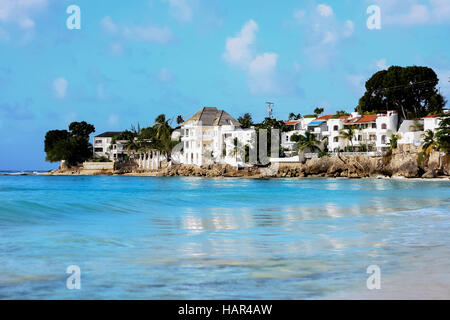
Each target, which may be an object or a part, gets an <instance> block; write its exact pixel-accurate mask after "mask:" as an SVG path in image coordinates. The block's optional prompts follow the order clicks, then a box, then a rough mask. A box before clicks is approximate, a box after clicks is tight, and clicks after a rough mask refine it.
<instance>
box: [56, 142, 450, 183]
mask: <svg viewBox="0 0 450 320" xmlns="http://www.w3.org/2000/svg"><path fill="white" fill-rule="evenodd" d="M419 152H420V150H419V148H416V147H414V146H400V147H399V148H398V149H396V150H394V152H392V153H389V154H386V155H384V156H378V157H369V156H361V155H358V156H336V157H322V158H315V159H309V160H306V161H304V162H303V163H302V162H295V163H277V164H275V163H274V164H271V165H270V166H269V167H264V168H258V167H246V168H240V169H237V168H236V167H232V166H230V165H222V164H213V165H208V166H204V167H197V166H194V165H172V166H167V167H165V168H162V169H159V170H143V169H137V168H136V167H134V168H133V167H127V168H122V169H119V170H117V169H116V170H114V171H109V170H83V168H71V169H65V170H57V171H54V172H51V173H50V174H67V175H71V174H80V175H83V174H91V175H96V174H115V175H133V176H169V177H170V176H195V177H242V178H246V177H248V178H270V177H279V178H292V177H298V178H301V177H333V178H338V177H346V178H365V177H372V178H380V177H405V178H420V177H423V178H435V177H438V176H449V173H450V155H444V156H443V155H440V154H439V153H437V152H435V153H432V154H430V156H429V157H426V158H425V159H426V161H425V163H422V164H420V165H419V164H418V163H419V162H420V161H418V158H419Z"/></svg>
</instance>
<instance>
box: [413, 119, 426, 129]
mask: <svg viewBox="0 0 450 320" xmlns="http://www.w3.org/2000/svg"><path fill="white" fill-rule="evenodd" d="M410 130H412V131H413V132H417V131H423V123H420V120H419V119H414V122H413V125H412V126H411V127H410Z"/></svg>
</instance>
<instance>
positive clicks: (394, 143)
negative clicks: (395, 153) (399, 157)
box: [389, 134, 401, 152]
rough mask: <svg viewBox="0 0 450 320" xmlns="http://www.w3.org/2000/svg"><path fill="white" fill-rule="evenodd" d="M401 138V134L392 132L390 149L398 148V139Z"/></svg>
mask: <svg viewBox="0 0 450 320" xmlns="http://www.w3.org/2000/svg"><path fill="white" fill-rule="evenodd" d="M399 139H401V136H400V135H399V134H391V138H390V139H389V150H390V151H391V152H392V150H394V149H397V144H398V140H399Z"/></svg>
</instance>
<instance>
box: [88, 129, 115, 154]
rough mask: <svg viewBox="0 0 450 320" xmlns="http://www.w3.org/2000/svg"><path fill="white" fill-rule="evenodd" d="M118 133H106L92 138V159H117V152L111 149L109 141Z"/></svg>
mask: <svg viewBox="0 0 450 320" xmlns="http://www.w3.org/2000/svg"><path fill="white" fill-rule="evenodd" d="M118 134H120V132H114V131H107V132H104V133H102V134H99V135H98V136H95V137H94V144H93V152H94V158H101V157H106V158H108V159H109V160H114V158H115V157H117V150H114V149H113V146H112V145H111V140H112V138H113V137H114V136H117V135H118Z"/></svg>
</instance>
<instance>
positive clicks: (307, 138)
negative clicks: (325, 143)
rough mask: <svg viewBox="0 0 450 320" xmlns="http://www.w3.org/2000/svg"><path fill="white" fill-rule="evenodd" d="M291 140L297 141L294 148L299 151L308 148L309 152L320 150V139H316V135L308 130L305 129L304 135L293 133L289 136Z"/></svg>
mask: <svg viewBox="0 0 450 320" xmlns="http://www.w3.org/2000/svg"><path fill="white" fill-rule="evenodd" d="M291 141H293V142H297V143H296V148H297V150H299V151H305V150H309V151H310V152H315V151H317V152H320V151H321V149H320V147H319V145H320V141H319V140H317V137H316V136H315V135H314V134H313V133H311V132H310V131H306V132H305V135H304V136H303V135H297V134H293V135H292V136H291Z"/></svg>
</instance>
